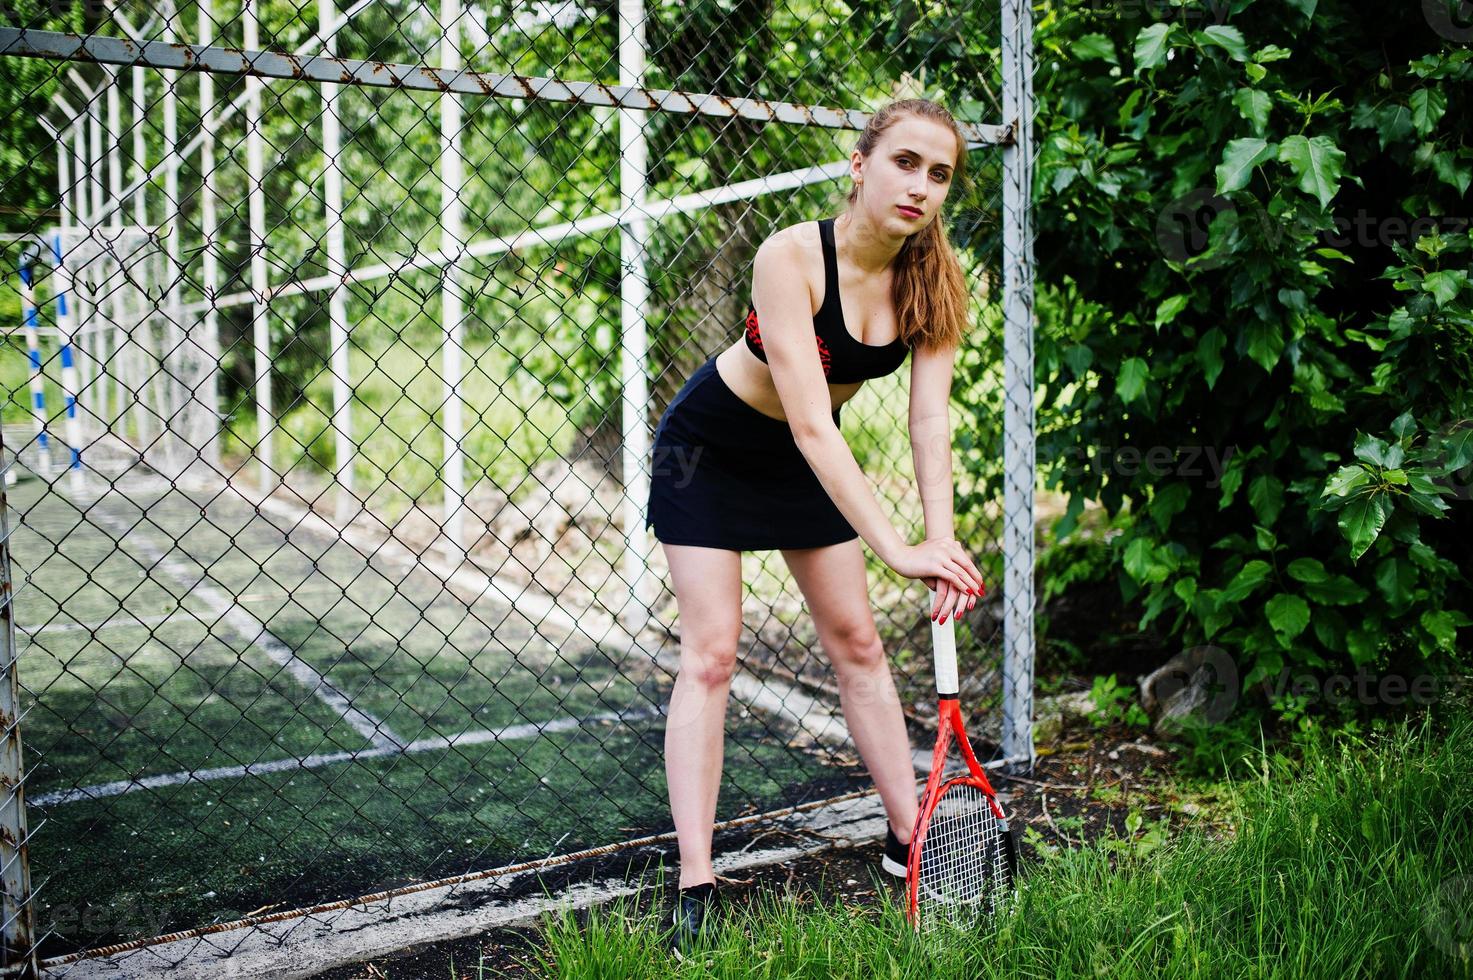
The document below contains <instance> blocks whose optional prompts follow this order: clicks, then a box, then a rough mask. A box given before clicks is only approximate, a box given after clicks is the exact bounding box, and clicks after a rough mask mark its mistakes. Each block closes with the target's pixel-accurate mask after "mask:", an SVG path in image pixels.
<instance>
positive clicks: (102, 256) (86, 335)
mask: <svg viewBox="0 0 1473 980" xmlns="http://www.w3.org/2000/svg"><path fill="white" fill-rule="evenodd" d="M98 84H99V87H98V88H97V89H96V90H93V91H90V92H88V93H87V131H88V135H89V137H90V142H91V149H90V152H89V153H88V155H87V160H88V167H87V186H88V189H89V190H90V192H91V204H90V205H89V207H88V217H87V247H86V248H85V249H84V250H82V255H83V256H84V261H83V264H82V265H81V266H80V267H77V268H74V269H73V282H74V283H75V287H76V288H74V289H73V291H72V295H73V296H74V297H75V298H76V307H77V317H78V320H79V324H78V329H77V339H76V343H75V345H74V346H73V348H72V353H73V355H74V356H75V357H76V359H77V375H78V382H79V383H80V384H81V389H80V392H85V393H86V395H87V401H86V407H87V413H86V416H85V417H84V418H83V419H82V422H83V423H84V424H85V425H86V428H87V430H88V433H89V438H88V441H89V442H91V441H92V440H94V439H96V438H98V437H99V436H100V435H101V434H102V432H103V431H104V430H105V428H106V426H107V389H106V386H105V385H104V383H103V377H104V371H105V365H104V362H103V360H102V358H103V356H104V352H103V350H102V349H101V348H102V342H103V335H104V325H105V323H106V313H105V312H104V310H105V308H106V305H107V299H106V297H105V296H104V295H103V294H102V292H101V290H102V288H103V287H102V286H101V284H102V283H104V282H106V280H107V272H106V268H105V267H106V264H107V257H106V256H107V241H108V239H107V237H106V233H105V232H104V231H103V230H102V227H101V225H102V203H103V197H102V192H103V183H102V181H103V168H104V158H103V149H102V144H103V139H102V110H103V106H102V100H101V96H102V90H101V85H102V83H101V82H99V83H98ZM79 275H80V276H81V277H82V278H81V281H80V282H79V283H78V282H76V278H75V277H76V276H79ZM80 392H79V393H80Z"/></svg>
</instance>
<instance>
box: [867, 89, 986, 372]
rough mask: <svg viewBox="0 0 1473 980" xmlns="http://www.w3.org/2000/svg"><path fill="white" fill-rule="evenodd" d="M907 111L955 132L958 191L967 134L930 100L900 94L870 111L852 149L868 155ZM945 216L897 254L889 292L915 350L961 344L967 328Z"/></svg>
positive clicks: (963, 287) (962, 285)
mask: <svg viewBox="0 0 1473 980" xmlns="http://www.w3.org/2000/svg"><path fill="white" fill-rule="evenodd" d="M906 116H918V117H920V118H921V119H929V120H931V121H933V122H938V123H941V124H942V125H943V126H948V127H950V129H951V131H952V132H953V133H955V134H956V145H957V148H958V153H957V159H956V170H955V172H954V174H953V176H952V181H953V183H952V187H953V190H955V189H956V187H957V185H958V184H960V183H961V182H962V181H964V180H965V178H966V166H967V153H966V138H965V137H964V136H963V135H962V131H961V127H959V126H958V125H957V122H956V119H954V118H953V117H952V115H951V113H950V112H948V111H946V109H945V108H943V107H942V106H941V105H939V104H938V103H935V102H932V101H931V100H930V99H899V100H897V101H894V102H890V103H888V104H886V105H884V106H882V107H881V108H880V109H879V111H877V112H876V113H875V114H874V115H872V116H870V119H869V123H868V124H867V125H866V126H865V127H864V132H862V133H860V134H859V142H858V143H857V144H856V145H855V147H854V148H855V149H856V150H858V151H859V152H860V153H862V154H863V155H864V156H865V158H866V159H867V158H868V157H869V155H870V154H871V153H873V152H874V149H875V147H876V146H878V145H879V143H880V139H881V137H883V136H884V135H885V131H886V130H888V129H889V128H890V127H891V126H893V125H895V123H897V122H899V121H900V120H901V119H903V118H905V117H906ZM858 196H859V186H858V185H857V184H856V185H854V186H853V187H851V188H850V189H849V194H848V197H847V200H848V202H849V203H850V204H853V203H854V202H855V199H856V198H857V197H858ZM949 196H950V195H949ZM942 217H943V216H942V215H941V214H937V215H936V216H935V217H934V218H932V219H931V222H930V223H929V224H928V225H926V227H925V228H923V229H921V230H920V231H918V232H916V233H915V234H914V235H911V236H910V237H909V238H907V239H906V240H905V244H904V245H902V246H900V254H898V255H897V256H896V257H895V279H894V285H893V286H892V291H891V295H892V296H893V297H894V300H895V315H896V317H897V318H898V319H899V321H900V323H899V325H900V337H901V339H902V340H904V341H905V344H906V346H907V347H910V348H911V349H912V350H914V349H917V348H922V347H923V348H926V349H931V350H934V349H937V348H943V347H957V346H960V345H961V340H962V335H963V334H964V333H965V332H966V328H967V322H968V311H967V299H968V295H967V281H966V276H965V275H964V274H963V273H962V265H961V262H959V261H958V260H957V257H956V253H955V252H954V251H952V248H951V242H950V241H949V240H948V239H947V237H946V225H945V223H944V222H943V220H942Z"/></svg>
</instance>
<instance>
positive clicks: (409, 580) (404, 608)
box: [8, 471, 854, 955]
mask: <svg viewBox="0 0 1473 980" xmlns="http://www.w3.org/2000/svg"><path fill="white" fill-rule="evenodd" d="M109 479H111V480H112V481H113V484H114V485H110V484H109V482H108V480H109ZM8 500H9V506H10V522H11V527H12V531H13V537H12V539H11V545H12V555H13V560H14V569H13V574H14V577H15V580H16V587H17V592H16V603H15V609H16V611H17V626H18V630H17V640H18V644H19V654H20V678H21V684H22V712H23V714H22V730H23V732H24V752H25V756H24V764H25V765H26V766H27V767H28V771H27V772H26V775H25V785H26V788H27V800H26V802H27V804H28V806H29V808H30V814H31V832H32V836H31V840H30V851H29V859H30V865H31V869H32V874H33V875H34V876H35V877H36V879H37V880H38V881H40V882H44V885H43V887H41V888H39V889H38V893H37V894H38V905H37V911H38V919H39V921H38V927H39V928H38V934H40V935H47V934H48V933H50V946H49V948H47V949H44V950H43V955H56V954H59V953H64V952H69V951H72V950H75V949H80V948H91V947H95V946H98V945H103V944H107V943H112V942H123V941H128V940H136V939H139V938H143V937H148V936H153V935H158V934H161V933H164V932H170V931H175V930H182V929H189V928H194V927H198V926H203V925H208V924H210V923H214V922H223V921H229V920H232V919H235V918H239V917H242V916H245V915H248V914H251V913H259V912H262V911H263V910H272V911H275V910H281V909H291V908H297V907H302V906H308V905H312V904H315V903H320V902H325V901H332V900H337V899H342V898H348V897H352V896H354V895H359V894H366V893H370V892H375V891H380V890H383V889H387V888H393V887H397V886H399V885H403V884H408V883H412V882H418V881H428V880H435V879H438V878H441V877H445V876H449V875H454V874H460V873H464V872H467V871H473V870H479V869H485V868H492V867H498V866H502V865H507V864H512V863H517V862H523V861H528V860H535V859H538V858H542V857H546V856H550V855H553V854H558V853H565V852H568V851H573V850H577V849H579V848H585V847H591V846H596V845H601V844H608V843H612V842H617V841H621V840H626V839H630V838H633V837H636V836H639V835H640V834H642V833H651V832H656V831H658V830H663V829H665V828H666V825H667V824H668V821H669V811H668V801H667V798H666V795H665V783H664V770H663V743H664V716H663V713H662V709H663V706H664V705H665V704H666V702H667V701H668V695H669V689H670V684H671V681H672V677H671V675H670V672H669V670H668V669H667V666H668V663H669V657H670V656H671V655H672V654H673V649H674V647H673V643H674V641H673V640H668V639H667V640H666V641H665V642H666V644H668V645H670V648H669V649H666V650H664V651H663V652H661V653H660V654H659V655H658V656H652V655H651V654H650V653H649V652H646V651H641V650H639V649H636V648H633V647H631V646H629V645H627V644H624V645H620V644H603V645H601V644H600V643H596V642H594V641H593V640H592V639H591V637H590V636H588V635H586V634H581V633H580V632H579V631H577V630H573V631H568V630H566V629H564V628H562V627H561V626H559V625H558V624H556V623H554V622H552V621H551V619H549V618H547V617H541V616H538V615H536V614H533V613H526V612H523V611H521V607H520V606H519V605H518V604H517V603H515V602H508V601H507V600H506V597H505V596H504V595H502V594H501V593H500V592H499V590H495V589H488V590H486V592H485V593H484V594H481V595H466V594H464V593H465V590H464V589H457V590H452V589H451V588H450V587H448V586H447V584H446V582H445V580H444V579H443V578H441V577H440V576H438V575H437V574H436V573H435V572H433V571H432V570H431V569H430V568H429V567H426V566H425V565H424V564H415V563H412V562H405V561H402V560H400V559H399V558H397V557H396V558H392V559H390V558H385V557H384V553H382V552H380V553H376V552H373V551H367V550H364V549H362V548H360V547H356V546H355V545H354V544H353V543H350V542H349V540H347V539H345V537H343V536H334V535H331V534H326V533H323V531H322V529H321V527H322V525H321V522H318V521H314V520H312V519H311V518H310V517H308V515H306V514H305V513H303V514H302V515H300V516H299V517H298V518H297V519H293V517H292V516H291V515H290V513H289V512H288V511H286V510H284V509H282V508H279V507H276V508H266V507H258V506H257V505H255V504H253V503H252V502H251V501H250V500H247V499H246V498H245V497H244V496H242V495H241V494H240V493H238V492H237V491H236V490H233V489H230V488H229V487H227V486H226V485H224V484H220V485H218V486H213V487H201V486H192V487H190V488H189V489H184V488H182V487H181V486H179V485H172V484H171V483H170V482H167V481H164V480H161V479H157V478H151V477H149V476H147V475H146V474H144V475H140V474H139V472H138V471H129V472H127V473H122V474H113V475H111V476H110V477H108V478H106V479H104V478H103V477H102V476H99V475H95V474H93V475H89V476H88V477H86V478H85V480H83V481H80V482H79V481H74V480H72V479H71V478H70V477H69V476H65V475H62V476H57V477H54V478H52V479H49V480H48V479H41V478H37V477H35V476H29V477H28V478H26V479H22V480H21V481H20V482H19V483H17V484H16V485H14V486H12V487H10V488H9V492H8ZM529 605H530V606H534V607H535V606H536V604H535V603H532V604H529ZM538 608H540V607H538ZM662 661H663V662H662ZM733 704H734V706H735V707H734V708H733V710H731V711H730V712H729V715H728V718H729V725H728V748H727V756H726V770H725V771H726V774H727V783H726V785H725V786H724V787H723V797H722V803H721V811H720V812H719V813H718V819H721V818H726V817H731V816H735V815H737V814H739V813H747V812H752V811H753V810H754V809H756V808H763V807H766V806H781V805H785V804H790V803H795V802H801V801H803V800H806V799H815V798H822V796H824V795H829V794H832V793H833V792H835V791H837V789H838V788H842V787H844V786H848V785H851V783H852V779H853V776H854V774H853V773H852V772H846V771H845V770H844V769H843V768H838V767H835V766H834V765H832V760H831V759H829V758H827V757H826V756H825V754H824V752H823V750H822V749H821V748H818V747H810V748H809V749H803V748H801V747H795V745H796V743H795V745H790V744H788V743H789V741H790V740H789V739H788V738H787V737H786V734H784V733H783V732H782V730H781V728H780V726H779V727H776V730H777V731H778V734H779V736H780V737H776V738H775V737H774V731H775V726H778V723H777V722H776V721H775V720H774V719H771V718H765V717H763V716H762V715H761V713H760V712H754V711H747V710H743V709H742V707H741V706H740V705H737V704H736V702H733Z"/></svg>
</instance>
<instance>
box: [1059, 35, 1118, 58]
mask: <svg viewBox="0 0 1473 980" xmlns="http://www.w3.org/2000/svg"><path fill="white" fill-rule="evenodd" d="M1069 50H1070V51H1072V52H1073V53H1074V57H1076V58H1078V59H1079V60H1080V61H1090V60H1093V59H1096V58H1098V59H1100V60H1103V61H1108V62H1109V63H1110V64H1112V65H1118V64H1120V61H1119V60H1118V59H1117V58H1116V57H1115V44H1114V42H1113V41H1111V40H1110V39H1109V38H1108V37H1106V36H1105V35H1103V34H1085V35H1083V36H1081V37H1080V38H1079V40H1077V41H1075V42H1074V43H1073V44H1072V45H1070V48H1069Z"/></svg>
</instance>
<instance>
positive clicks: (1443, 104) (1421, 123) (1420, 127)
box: [1408, 88, 1447, 136]
mask: <svg viewBox="0 0 1473 980" xmlns="http://www.w3.org/2000/svg"><path fill="white" fill-rule="evenodd" d="M1408 102H1409V104H1410V105H1411V107H1412V125H1413V126H1415V127H1416V129H1417V133H1418V135H1420V136H1426V135H1427V134H1428V133H1430V132H1432V128H1433V127H1434V126H1436V125H1437V120H1439V119H1441V118H1442V115H1443V113H1445V112H1447V96H1446V95H1444V94H1443V93H1442V90H1441V89H1435V88H1419V89H1417V90H1416V91H1415V92H1413V93H1412V97H1411V98H1410V99H1409V100H1408Z"/></svg>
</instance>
